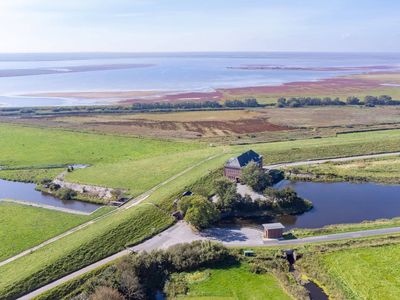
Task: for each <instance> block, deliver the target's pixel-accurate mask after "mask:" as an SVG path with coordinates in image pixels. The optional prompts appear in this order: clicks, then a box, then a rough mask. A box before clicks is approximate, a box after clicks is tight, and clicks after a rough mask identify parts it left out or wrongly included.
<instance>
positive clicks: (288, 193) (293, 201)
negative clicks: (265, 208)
mask: <svg viewBox="0 0 400 300" xmlns="http://www.w3.org/2000/svg"><path fill="white" fill-rule="evenodd" d="M264 194H265V196H266V197H267V198H270V199H271V200H272V201H274V203H275V205H276V206H277V209H279V210H280V211H281V212H284V213H303V212H305V211H308V210H310V209H311V208H312V203H311V202H310V201H308V200H305V199H303V198H301V197H299V196H298V195H297V193H296V191H295V190H293V189H292V188H288V187H287V188H284V189H282V190H277V189H271V188H269V189H266V190H265V191H264Z"/></svg>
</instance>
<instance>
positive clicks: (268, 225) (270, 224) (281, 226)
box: [262, 223, 285, 230]
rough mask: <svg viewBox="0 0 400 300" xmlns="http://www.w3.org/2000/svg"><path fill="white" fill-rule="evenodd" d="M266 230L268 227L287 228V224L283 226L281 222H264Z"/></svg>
mask: <svg viewBox="0 0 400 300" xmlns="http://www.w3.org/2000/svg"><path fill="white" fill-rule="evenodd" d="M262 226H263V227H264V230H266V229H285V226H283V225H282V224H281V223H268V224H263V225H262Z"/></svg>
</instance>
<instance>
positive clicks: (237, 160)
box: [225, 150, 262, 168]
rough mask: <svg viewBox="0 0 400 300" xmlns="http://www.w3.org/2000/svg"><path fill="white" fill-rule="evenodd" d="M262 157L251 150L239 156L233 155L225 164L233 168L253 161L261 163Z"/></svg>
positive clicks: (241, 166)
mask: <svg viewBox="0 0 400 300" xmlns="http://www.w3.org/2000/svg"><path fill="white" fill-rule="evenodd" d="M261 158H262V156H261V155H259V154H258V153H256V152H254V151H253V150H249V151H247V152H245V153H242V154H241V155H239V156H238V157H232V158H231V159H230V160H228V161H227V163H226V164H225V166H227V167H232V168H243V167H245V166H247V165H248V164H249V163H250V162H252V161H254V162H256V163H259V162H260V161H261Z"/></svg>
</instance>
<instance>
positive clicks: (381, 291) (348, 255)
mask: <svg viewBox="0 0 400 300" xmlns="http://www.w3.org/2000/svg"><path fill="white" fill-rule="evenodd" d="M399 254H400V246H399V245H398V244H395V245H386V246H379V247H366V248H358V249H348V250H341V251H335V252H331V253H329V254H327V255H324V256H323V257H322V258H321V263H322V265H323V266H324V271H325V272H326V274H327V275H328V276H329V277H330V278H331V279H332V280H333V281H335V282H336V283H337V284H338V286H340V287H341V289H342V290H343V291H344V294H345V295H346V298H347V299H387V300H389V299H398V296H399V294H400V276H399V273H398V269H399V268H400V263H399V261H398V260H397V257H398V255H399Z"/></svg>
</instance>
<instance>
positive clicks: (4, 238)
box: [0, 202, 112, 261]
mask: <svg viewBox="0 0 400 300" xmlns="http://www.w3.org/2000/svg"><path fill="white" fill-rule="evenodd" d="M110 209H112V208H102V209H100V210H98V211H97V212H95V213H93V214H92V215H90V216H83V215H74V214H70V213H64V212H60V211H54V210H49V209H44V208H38V207H31V206H27V205H20V204H15V203H10V202H0V223H1V227H0V261H2V260H4V259H6V258H8V257H10V256H12V255H15V254H18V253H20V252H22V251H24V250H25V249H28V248H30V247H33V246H35V245H37V244H40V243H41V242H43V241H45V240H48V239H50V238H52V237H53V236H56V235H59V234H61V233H63V232H65V231H66V230H68V229H70V228H72V227H75V226H78V225H79V224H82V223H84V222H87V221H89V220H91V219H93V218H95V217H97V216H99V215H101V214H103V213H105V212H106V211H109V210H110Z"/></svg>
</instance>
